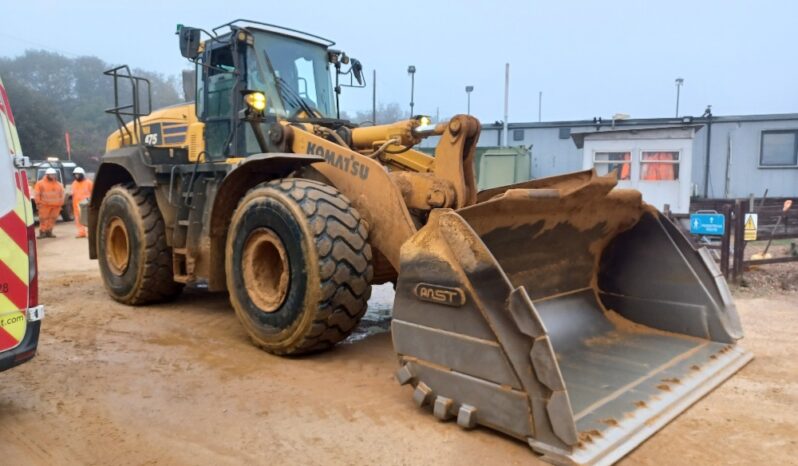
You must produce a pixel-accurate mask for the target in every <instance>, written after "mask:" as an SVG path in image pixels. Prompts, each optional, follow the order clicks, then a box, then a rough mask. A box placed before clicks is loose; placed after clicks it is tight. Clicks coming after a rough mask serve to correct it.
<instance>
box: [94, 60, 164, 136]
mask: <svg viewBox="0 0 798 466" xmlns="http://www.w3.org/2000/svg"><path fill="white" fill-rule="evenodd" d="M120 71H124V73H120ZM103 74H104V75H106V76H111V77H112V78H114V106H113V107H111V108H109V109H106V110H105V113H110V114H112V115H114V116H115V117H116V122H117V126H118V127H119V132H120V135H121V136H122V141H121V145H123V146H124V145H125V137H127V138H128V141H130V143H131V144H132V143H133V133H131V131H130V129H129V128H128V127H127V123H126V122H125V119H124V118H123V117H125V116H130V117H132V122H133V132H134V133H135V134H136V138H137V140H138V141H139V143H141V122H140V118H141V117H142V116H147V115H149V114H150V113H151V112H152V90H151V85H150V80H149V79H147V78H142V77H140V76H134V75H133V73H131V71H130V67H128V66H127V65H121V66H117V67H116V68H111V69H110V70H106V71H104V72H103ZM119 78H122V79H126V80H128V81H130V86H131V103H130V104H125V105H122V104H120V103H119ZM141 83H144V84H146V86H144V87H145V88H146V90H147V107H146V112H145V111H143V110H142V108H141V103H140V101H139V98H140V95H139V90H140V89H141V86H140V85H141Z"/></svg>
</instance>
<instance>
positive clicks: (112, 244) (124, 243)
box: [105, 217, 130, 275]
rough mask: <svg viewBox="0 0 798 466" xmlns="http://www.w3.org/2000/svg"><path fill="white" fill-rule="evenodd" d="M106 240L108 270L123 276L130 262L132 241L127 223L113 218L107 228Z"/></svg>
mask: <svg viewBox="0 0 798 466" xmlns="http://www.w3.org/2000/svg"><path fill="white" fill-rule="evenodd" d="M105 238H106V247H105V258H106V262H107V263H108V268H110V269H111V272H113V273H114V274H115V275H122V274H124V273H125V271H126V270H127V266H128V263H129V262H130V240H129V238H128V234H127V228H126V227H125V222H123V221H122V219H121V218H119V217H114V218H112V219H111V221H110V222H108V225H107V226H106V227H105Z"/></svg>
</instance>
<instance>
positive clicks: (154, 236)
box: [96, 184, 183, 305]
mask: <svg viewBox="0 0 798 466" xmlns="http://www.w3.org/2000/svg"><path fill="white" fill-rule="evenodd" d="M96 236H97V251H98V260H99V263H100V273H101V274H102V277H103V282H104V284H105V289H106V290H108V293H109V294H110V295H111V297H112V298H114V299H115V300H117V301H119V302H120V303H124V304H132V305H139V304H148V303H155V302H160V301H166V300H169V299H172V298H174V297H175V296H177V295H178V294H180V291H181V290H182V289H183V285H182V284H180V283H177V282H175V281H174V280H173V279H172V277H173V276H172V249H171V248H170V247H169V246H167V244H166V236H165V228H164V221H163V217H161V212H160V211H159V210H158V205H157V204H156V202H155V195H154V194H153V192H152V190H150V189H146V188H138V187H135V186H134V185H121V184H120V185H116V186H114V187H113V188H111V189H110V190H109V191H108V193H107V194H106V195H105V198H103V201H102V204H101V205H100V212H99V221H98V225H97V235H96Z"/></svg>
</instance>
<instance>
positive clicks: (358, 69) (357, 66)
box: [351, 58, 363, 86]
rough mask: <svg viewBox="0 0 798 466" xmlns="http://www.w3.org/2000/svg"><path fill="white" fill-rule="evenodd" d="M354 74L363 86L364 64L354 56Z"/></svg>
mask: <svg viewBox="0 0 798 466" xmlns="http://www.w3.org/2000/svg"><path fill="white" fill-rule="evenodd" d="M351 60H352V74H354V75H355V80H356V81H357V83H358V84H360V85H361V86H362V85H363V65H362V64H361V63H360V60H358V59H357V58H352V59H351Z"/></svg>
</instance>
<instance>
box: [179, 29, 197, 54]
mask: <svg viewBox="0 0 798 466" xmlns="http://www.w3.org/2000/svg"><path fill="white" fill-rule="evenodd" d="M177 33H178V35H179V36H180V54H181V55H183V56H184V57H186V58H188V59H189V60H193V59H195V58H197V57H198V56H199V48H200V43H201V42H200V30H199V29H197V28H192V27H188V26H183V27H181V28H180V30H179V31H178V32H177Z"/></svg>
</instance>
